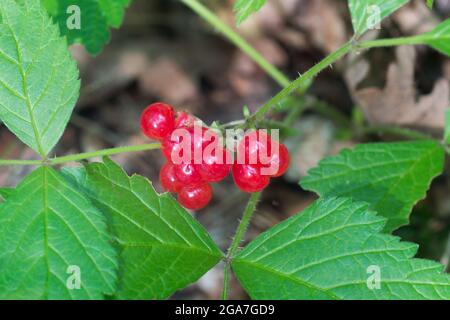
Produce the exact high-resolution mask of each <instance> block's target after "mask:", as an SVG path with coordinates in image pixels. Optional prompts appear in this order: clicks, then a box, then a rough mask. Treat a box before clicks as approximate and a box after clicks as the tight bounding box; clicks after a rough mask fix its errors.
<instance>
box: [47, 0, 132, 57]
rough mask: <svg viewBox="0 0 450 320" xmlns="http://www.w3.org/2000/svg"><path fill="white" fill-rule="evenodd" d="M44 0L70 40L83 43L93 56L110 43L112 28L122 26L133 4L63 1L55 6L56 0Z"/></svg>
mask: <svg viewBox="0 0 450 320" xmlns="http://www.w3.org/2000/svg"><path fill="white" fill-rule="evenodd" d="M42 1H45V2H44V5H46V8H47V10H48V11H49V13H50V14H51V15H52V16H53V17H54V18H55V20H56V21H57V22H58V24H59V27H60V29H61V33H62V34H64V35H66V36H67V39H68V41H69V43H70V44H73V43H81V44H82V45H84V46H85V47H86V49H87V50H88V51H89V52H90V53H91V54H93V55H97V54H99V53H100V52H101V51H102V48H103V46H104V45H105V44H107V43H108V42H109V40H110V37H111V36H110V28H118V27H120V25H121V24H122V22H123V18H124V14H125V9H126V8H127V7H128V6H129V4H130V3H131V0H76V1H73V0H59V1H58V2H57V4H56V6H57V7H56V9H55V3H54V1H51V0H42ZM74 6H75V7H74Z"/></svg>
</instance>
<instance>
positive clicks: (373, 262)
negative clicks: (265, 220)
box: [232, 198, 450, 300]
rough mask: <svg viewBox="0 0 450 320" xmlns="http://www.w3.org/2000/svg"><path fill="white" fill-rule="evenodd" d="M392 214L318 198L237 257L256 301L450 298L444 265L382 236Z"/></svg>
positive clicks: (411, 246) (449, 279)
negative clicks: (384, 215) (377, 212)
mask: <svg viewBox="0 0 450 320" xmlns="http://www.w3.org/2000/svg"><path fill="white" fill-rule="evenodd" d="M384 223H385V219H384V218H383V217H380V216H377V215H376V214H375V213H374V212H372V211H371V210H369V205H368V204H365V203H362V202H355V201H353V200H351V199H348V198H329V199H320V200H318V201H316V202H315V203H314V204H313V205H311V206H310V207H309V208H307V209H305V210H304V211H303V212H302V213H300V214H297V215H295V216H293V217H291V218H290V219H288V220H286V221H284V222H282V223H280V224H278V225H277V226H275V227H273V228H271V229H269V230H268V231H266V232H264V233H263V234H261V235H260V236H258V237H257V238H256V239H255V240H253V241H252V242H251V243H250V244H249V245H247V246H246V247H245V248H244V249H243V250H242V251H241V252H240V253H239V254H238V255H237V256H236V257H235V258H234V259H233V261H232V268H233V270H234V273H235V274H236V276H237V278H238V279H239V281H240V283H241V284H242V286H243V287H244V288H245V290H246V291H247V292H248V293H249V294H250V296H251V297H252V298H254V299H268V300H270V299H444V300H448V299H450V276H449V275H446V274H444V273H443V269H444V268H443V266H442V265H440V264H438V263H436V262H433V261H429V260H422V259H414V258H413V256H414V255H415V254H416V251H417V245H415V244H412V243H407V242H400V241H399V238H397V237H394V236H391V235H386V234H381V233H380V232H381V231H382V229H383V226H384Z"/></svg>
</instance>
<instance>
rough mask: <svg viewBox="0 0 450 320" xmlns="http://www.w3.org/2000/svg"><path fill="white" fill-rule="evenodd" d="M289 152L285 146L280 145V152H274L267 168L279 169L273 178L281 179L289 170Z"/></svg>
mask: <svg viewBox="0 0 450 320" xmlns="http://www.w3.org/2000/svg"><path fill="white" fill-rule="evenodd" d="M289 161H290V159H289V151H288V149H287V148H286V146H285V145H284V144H280V145H279V149H278V152H273V153H272V156H271V158H270V163H269V164H268V165H267V167H273V168H278V170H277V172H276V173H275V174H274V175H272V177H280V176H282V175H283V174H285V173H286V171H287V169H288V168H289Z"/></svg>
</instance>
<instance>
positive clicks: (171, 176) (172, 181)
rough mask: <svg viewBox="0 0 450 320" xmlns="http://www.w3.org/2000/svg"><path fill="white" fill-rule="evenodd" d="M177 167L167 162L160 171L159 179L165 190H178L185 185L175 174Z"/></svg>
mask: <svg viewBox="0 0 450 320" xmlns="http://www.w3.org/2000/svg"><path fill="white" fill-rule="evenodd" d="M174 169H175V167H174V165H173V164H172V163H170V162H167V163H166V164H164V166H163V167H162V168H161V171H160V172H159V181H160V183H161V186H162V187H163V188H164V190H166V191H168V192H174V193H176V192H178V191H180V189H181V188H182V187H183V186H184V185H183V184H182V183H181V182H180V181H179V180H178V178H177V177H176V175H175V170H174Z"/></svg>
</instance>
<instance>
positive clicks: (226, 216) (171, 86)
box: [0, 0, 450, 299]
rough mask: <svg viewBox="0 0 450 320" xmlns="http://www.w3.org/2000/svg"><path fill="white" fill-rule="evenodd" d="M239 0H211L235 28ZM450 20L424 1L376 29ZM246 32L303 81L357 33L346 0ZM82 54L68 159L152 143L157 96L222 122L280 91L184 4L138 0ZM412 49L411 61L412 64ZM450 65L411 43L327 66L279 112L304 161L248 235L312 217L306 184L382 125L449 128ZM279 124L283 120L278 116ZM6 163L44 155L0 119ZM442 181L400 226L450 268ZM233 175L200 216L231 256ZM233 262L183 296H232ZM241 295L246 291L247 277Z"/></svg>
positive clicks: (283, 2) (389, 32) (309, 1)
mask: <svg viewBox="0 0 450 320" xmlns="http://www.w3.org/2000/svg"><path fill="white" fill-rule="evenodd" d="M233 2H234V1H228V0H215V1H213V0H209V1H207V6H208V7H209V8H210V9H212V10H213V11H214V12H215V13H217V14H218V15H219V16H220V18H221V19H222V20H223V21H224V22H226V23H227V24H228V25H234V14H233V10H232V5H233ZM449 17H450V0H436V1H435V9H434V10H433V11H430V10H429V9H428V8H427V7H426V6H425V1H424V0H417V1H412V2H411V3H410V4H409V5H407V6H406V7H404V8H402V9H401V10H400V11H398V12H397V13H396V14H394V15H393V16H392V17H391V18H390V19H388V20H387V21H385V22H384V23H383V28H382V29H381V30H379V31H373V32H371V33H369V34H368V35H367V37H369V38H375V37H381V36H382V37H399V36H404V35H414V34H419V33H422V32H425V31H428V30H430V29H432V28H433V27H434V26H435V25H436V24H437V23H439V21H441V20H443V19H446V18H449ZM238 32H239V33H240V34H241V35H242V36H243V37H245V38H246V39H247V40H248V41H249V42H250V43H251V44H252V45H253V46H254V47H255V48H256V49H257V50H258V51H259V52H261V53H262V55H263V56H264V57H265V58H266V59H267V60H268V61H270V62H271V63H272V64H274V65H275V66H277V67H278V68H280V69H281V70H282V71H283V72H285V73H286V75H288V76H289V77H291V78H292V79H294V78H296V77H297V76H298V73H302V72H304V71H306V70H307V69H308V68H310V67H311V66H313V65H314V64H315V63H316V62H318V61H320V60H321V59H322V58H323V57H325V56H326V55H327V54H329V53H330V52H332V51H333V50H335V49H337V48H338V47H339V46H340V45H342V44H343V43H345V42H346V41H347V40H348V39H349V38H350V37H351V35H352V32H351V22H350V17H349V14H348V9H347V4H346V1H336V0H268V3H267V5H266V6H264V7H263V9H262V10H261V11H260V12H259V13H258V14H255V15H254V16H252V17H251V18H250V19H248V21H247V22H245V23H244V24H243V25H242V26H241V27H240V28H239V29H238ZM71 50H72V53H73V55H74V57H75V58H76V60H77V61H78V65H79V68H80V72H81V80H82V89H81V96H80V100H79V102H78V104H77V106H76V109H75V113H74V114H73V117H72V119H71V122H70V124H69V126H68V129H67V130H66V132H65V134H64V137H63V139H62V140H61V142H60V143H59V145H58V147H57V149H55V151H54V152H55V153H56V154H58V155H63V154H69V153H78V152H87V151H94V150H98V149H103V148H108V147H115V146H122V145H134V144H141V143H147V142H148V141H147V140H146V139H145V138H144V137H143V136H142V135H141V134H140V131H139V117H140V113H141V112H142V110H143V109H144V108H145V107H146V106H147V105H148V104H150V103H152V102H155V101H163V102H166V103H170V104H173V105H174V106H175V107H176V108H177V109H178V110H187V111H189V112H192V113H194V114H195V115H196V116H198V117H200V118H201V119H202V120H203V121H204V122H206V123H207V124H210V123H211V122H213V121H219V122H220V123H226V122H229V121H233V120H239V119H242V118H243V116H242V110H243V107H244V106H248V108H249V109H250V110H251V111H253V110H255V109H256V108H258V107H259V106H260V105H261V104H262V103H264V102H265V101H266V100H267V99H269V98H270V97H271V96H272V95H273V94H275V93H276V92H278V91H279V90H280V87H279V86H278V85H277V84H276V82H274V81H273V80H272V79H271V78H270V77H268V76H267V75H266V74H265V73H264V72H263V71H262V70H261V69H260V68H259V67H258V66H257V65H256V64H255V63H254V62H252V60H250V59H249V58H248V57H247V56H246V55H245V54H244V53H242V52H240V51H239V50H238V49H237V48H236V47H234V46H233V45H232V44H230V43H229V42H228V41H227V40H226V39H224V38H223V37H222V36H221V35H220V34H218V33H216V32H215V31H214V29H213V28H211V26H210V25H208V24H207V23H205V22H204V21H203V20H201V18H199V17H198V16H197V15H196V14H195V13H193V12H192V11H191V10H190V9H189V8H187V7H185V6H184V5H183V4H181V3H180V2H179V1H176V0H152V1H148V0H134V1H133V2H132V5H131V7H130V8H129V9H128V10H127V12H126V19H125V22H124V25H123V26H122V28H120V29H119V30H114V31H113V34H112V40H111V42H110V44H109V45H107V46H106V47H105V50H104V51H103V52H102V53H101V54H100V55H98V56H97V57H91V56H89V55H88V54H87V53H86V52H85V51H84V49H83V48H82V47H81V46H73V47H72V49H71ZM400 56H401V58H399V57H400ZM449 86H450V59H448V58H446V57H444V56H442V55H440V54H438V53H436V52H435V51H432V50H430V49H427V48H426V47H415V48H413V47H400V48H397V49H395V48H392V49H374V50H372V51H370V52H355V53H354V54H352V55H351V56H349V57H348V58H345V59H343V60H342V61H339V62H338V63H337V64H336V65H334V66H333V67H332V68H329V69H327V70H325V71H324V72H323V73H321V74H320V75H319V77H318V78H317V79H316V80H315V81H314V83H313V85H312V86H311V88H310V89H309V91H308V95H307V97H306V98H302V99H296V98H293V99H291V100H290V101H288V102H287V103H286V105H285V106H284V107H283V106H281V107H280V108H278V109H277V111H276V112H274V113H273V114H272V117H271V119H272V120H282V119H284V117H285V116H286V112H287V111H286V110H287V109H289V110H296V111H295V112H291V113H290V118H289V121H288V122H287V124H288V125H286V126H284V127H281V129H282V132H283V134H284V136H285V137H286V138H287V140H286V144H287V146H288V147H289V149H290V152H291V156H292V165H291V168H290V169H289V172H288V174H287V175H286V176H285V177H283V178H281V179H277V180H274V181H273V182H272V184H271V185H270V187H269V188H268V189H266V191H265V192H264V196H263V200H262V202H261V204H260V206H259V209H258V211H257V213H256V215H255V216H254V219H253V221H252V224H251V227H250V230H249V233H248V236H247V241H249V240H251V239H252V238H254V237H255V236H256V235H258V234H259V233H260V232H262V231H264V230H266V229H268V228H270V227H271V226H273V225H275V224H277V223H278V222H280V221H281V220H284V219H286V218H287V217H289V216H290V215H293V214H295V213H298V212H299V211H301V210H302V209H303V208H305V207H306V206H308V205H309V204H310V203H311V202H312V201H313V200H314V199H315V195H314V194H312V193H309V192H306V191H303V190H302V189H301V188H300V187H299V185H298V181H299V180H300V179H301V177H302V176H304V175H305V174H306V172H307V171H308V170H309V169H310V168H312V167H314V166H316V165H317V163H318V161H319V160H320V159H322V158H324V157H326V156H328V155H332V154H335V153H337V152H339V151H340V150H341V149H342V148H346V147H352V146H353V145H355V144H357V143H362V142H375V141H397V140H402V137H399V136H395V135H389V134H387V133H385V132H382V130H378V129H377V128H379V127H386V126H388V127H405V128H413V129H415V130H420V131H422V132H424V133H427V134H431V135H436V137H437V138H439V137H440V136H442V130H443V126H444V112H445V110H446V109H447V108H448V107H449V105H450V89H449ZM267 125H268V126H271V125H272V124H271V123H268V124H267ZM0 157H1V158H11V159H12V158H17V159H19V158H20V159H37V158H38V157H37V155H35V154H34V153H33V151H31V150H30V149H28V148H26V147H25V146H24V145H23V144H22V143H20V142H19V141H18V140H17V139H16V138H14V136H13V135H12V134H11V133H9V132H8V130H7V129H6V128H5V127H4V126H3V125H1V126H0ZM114 160H115V161H117V162H119V163H120V164H121V165H122V166H123V167H124V168H125V169H126V170H127V171H128V172H129V173H130V174H131V173H139V174H142V175H144V176H146V177H148V178H149V179H150V180H152V181H153V182H154V185H155V188H157V190H159V191H161V188H160V185H159V182H158V172H159V168H160V167H161V165H162V164H163V162H164V159H163V157H162V156H161V155H160V153H159V152H155V151H150V152H144V153H134V154H123V155H118V156H114ZM29 170H31V168H26V167H20V168H19V167H11V168H7V167H1V168H0V185H1V186H15V185H16V184H17V183H18V181H20V180H21V179H22V177H23V176H24V175H26V174H27V173H28V172H29ZM448 172H449V170H448V161H447V170H446V173H445V174H444V175H442V176H440V177H439V178H437V179H436V180H435V181H434V183H433V185H432V187H431V189H430V191H429V194H428V197H427V199H426V200H425V201H422V202H420V203H419V204H418V205H417V206H416V208H415V210H414V212H413V214H412V217H411V224H410V225H409V226H406V227H403V228H401V229H399V230H398V231H396V234H397V235H399V236H401V237H402V238H403V239H404V240H409V241H413V242H416V243H418V244H419V245H420V250H419V257H426V258H430V259H434V260H437V261H441V262H443V263H444V264H446V265H447V267H448V264H449V257H450V238H449V234H450V196H449V195H450V182H449V181H450V180H449V175H448ZM247 197H248V196H247V195H245V194H242V193H241V192H239V191H238V190H237V189H236V187H234V185H233V183H232V181H231V180H230V179H229V180H227V181H225V182H223V183H220V184H216V185H215V190H214V200H213V202H212V204H211V205H210V206H208V207H207V208H206V209H205V210H203V211H201V212H198V213H195V216H196V218H197V219H198V220H199V221H200V222H201V223H202V224H203V225H204V226H205V227H206V228H207V230H208V231H209V232H210V233H211V235H212V237H213V238H214V239H215V241H216V242H217V243H218V244H219V245H220V246H221V248H222V249H223V250H226V248H227V247H228V245H229V243H230V241H231V236H232V234H233V233H234V230H235V228H236V226H237V222H238V219H239V217H240V216H241V214H242V211H243V208H244V207H245V204H246V201H247ZM221 289H222V266H221V265H218V266H217V267H216V268H215V269H213V270H211V271H210V272H209V273H207V274H206V275H205V276H204V277H203V278H202V279H201V280H200V281H199V282H198V283H197V284H195V285H192V286H190V287H188V288H186V289H184V290H183V291H180V292H178V293H177V294H176V295H175V296H174V298H177V299H184V298H189V299H202V298H205V299H211V298H219V296H220V291H221ZM231 298H235V299H238V298H246V295H245V293H244V292H243V290H242V289H241V288H240V286H239V284H238V283H237V281H236V280H233V281H232V286H231Z"/></svg>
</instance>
